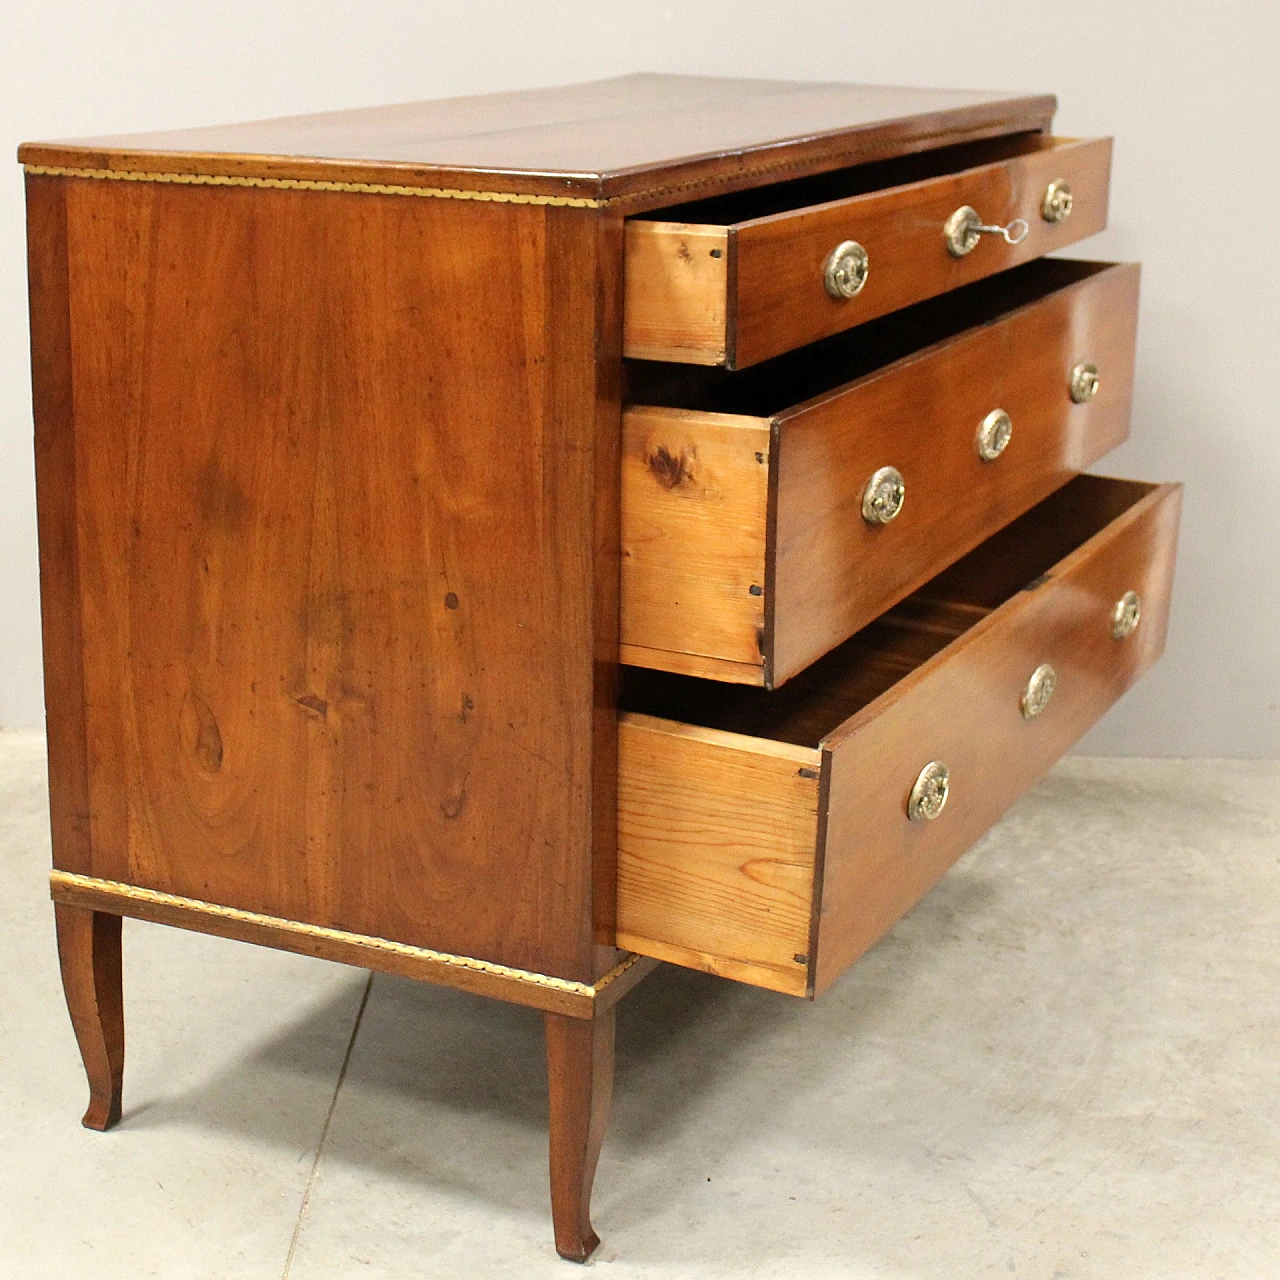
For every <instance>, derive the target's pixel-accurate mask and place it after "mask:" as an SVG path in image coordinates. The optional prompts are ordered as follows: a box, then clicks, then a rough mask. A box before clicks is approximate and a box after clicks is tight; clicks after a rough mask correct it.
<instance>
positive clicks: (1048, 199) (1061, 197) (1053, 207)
mask: <svg viewBox="0 0 1280 1280" xmlns="http://www.w3.org/2000/svg"><path fill="white" fill-rule="evenodd" d="M1074 203H1075V197H1074V196H1073V195H1072V194H1071V188H1070V187H1069V186H1068V185H1067V184H1066V182H1064V181H1063V180H1062V179H1061V178H1055V179H1054V180H1053V181H1052V182H1051V183H1049V185H1048V187H1046V188H1045V193H1044V199H1043V200H1042V201H1041V202H1040V216H1041V217H1042V218H1043V219H1044V220H1045V221H1046V222H1066V220H1067V219H1068V218H1069V217H1070V216H1071V206H1072V204H1074Z"/></svg>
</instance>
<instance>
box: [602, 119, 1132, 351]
mask: <svg viewBox="0 0 1280 1280" xmlns="http://www.w3.org/2000/svg"><path fill="white" fill-rule="evenodd" d="M1022 146H1023V147H1024V148H1025V150H1024V152H1023V154H1020V155H1017V156H1013V157H1010V158H1005V159H1001V160H998V161H995V162H993V163H989V164H982V165H977V166H975V167H972V168H967V169H964V170H962V171H961V172H957V173H947V172H942V173H940V174H938V175H937V176H933V177H929V178H925V179H922V180H919V181H915V182H910V183H907V184H905V185H902V186H894V187H889V188H887V189H885V190H880V191H872V192H868V193H865V194H859V195H854V196H851V197H849V198H846V199H842V200H830V201H826V202H823V203H821V204H818V205H816V206H813V207H808V208H804V207H802V208H797V209H790V210H787V211H785V212H781V213H773V214H769V215H767V216H764V217H756V218H749V219H747V220H744V221H741V222H736V223H733V224H731V225H728V226H702V227H698V226H697V225H696V224H695V225H693V226H690V225H687V223H688V222H692V221H693V220H694V219H696V217H697V212H696V208H694V209H691V210H689V211H688V212H687V214H686V220H687V221H686V223H659V222H632V223H630V224H628V236H629V237H634V238H635V239H636V240H637V242H638V243H640V244H642V245H643V246H644V252H643V254H640V253H638V254H637V255H636V259H635V261H634V262H632V260H631V258H630V255H629V256H628V273H627V280H628V293H627V317H626V329H625V332H626V335H627V342H626V345H625V347H624V350H625V353H626V354H627V355H628V356H633V357H637V358H647V359H665V360H676V361H686V362H691V363H695V364H711V363H723V364H726V365H727V366H728V367H730V368H735V369H742V368H746V367H747V366H749V365H753V364H756V363H758V362H759V361H761V360H764V359H767V358H769V357H770V356H775V355H778V354H779V353H781V352H784V351H790V350H793V349H795V348H796V347H800V346H803V345H804V344H805V343H808V342H813V341H816V340H817V339H819V338H824V337H826V336H828V335H829V334H833V333H839V332H841V331H843V330H845V329H849V328H852V327H853V326H855V325H859V324H863V323H865V322H866V321H868V320H872V319H874V318H875V317H876V316H881V315H885V314H886V313H888V312H890V311H896V310H899V309H900V308H902V307H905V306H908V305H910V304H911V303H913V302H918V301H920V300H921V299H922V298H929V297H933V296H935V295H937V294H940V293H944V292H946V291H948V290H950V289H955V288H957V287H959V286H960V285H963V284H967V283H969V282H971V281H974V280H978V279H982V278H983V277H985V276H989V275H991V274H993V273H995V272H997V271H1003V270H1006V269H1007V268H1009V267H1012V266H1016V265H1017V264H1018V263H1021V262H1027V261H1030V260H1031V259H1033V258H1037V257H1041V256H1043V255H1045V254H1047V253H1051V252H1053V251H1054V250H1056V249H1061V248H1063V247H1065V246H1066V245H1069V244H1074V243H1075V242H1076V241H1078V240H1081V239H1083V238H1085V237H1086V236H1090V235H1093V234H1094V233H1096V232H1098V231H1101V230H1102V229H1103V228H1104V227H1105V226H1106V220H1107V201H1108V191H1109V177H1110V167H1111V142H1110V139H1105V138H1104V139H1093V140H1088V141H1075V140H1071V139H1060V138H1052V139H1049V138H1043V137H1039V136H1037V135H1031V136H1028V137H1027V138H1026V139H1025V140H1024V141H1023V143H1022ZM945 154H946V153H942V155H940V157H939V161H938V163H939V165H940V166H945V163H946V161H945V160H944V158H943V156H945ZM1055 178H1062V179H1065V180H1067V181H1068V182H1069V183H1070V185H1071V187H1072V190H1073V192H1074V195H1075V205H1074V208H1073V210H1072V212H1071V215H1070V217H1069V218H1067V219H1066V220H1065V221H1063V222H1059V223H1050V222H1046V221H1045V220H1044V219H1043V218H1042V217H1041V216H1040V202H1041V200H1042V199H1043V196H1044V192H1045V188H1046V187H1047V186H1048V184H1049V183H1050V182H1051V181H1053V180H1054V179H1055ZM729 203H730V207H731V202H729ZM966 204H967V205H972V206H973V207H974V208H976V209H977V210H978V211H979V213H980V214H981V215H982V217H983V218H984V220H986V221H987V222H988V223H998V224H1002V225H1007V224H1008V223H1010V222H1011V221H1012V220H1013V219H1014V218H1018V217H1021V218H1024V219H1025V220H1026V221H1027V223H1028V226H1029V228H1030V230H1029V232H1028V234H1027V236H1026V238H1025V239H1024V240H1023V241H1022V242H1021V243H1020V244H1018V245H1008V244H1005V243H1004V242H1003V241H1001V240H1000V239H999V238H998V237H995V236H985V237H983V239H982V241H981V243H979V245H978V246H977V247H976V248H975V249H974V250H973V251H972V252H970V253H969V254H968V255H967V256H965V257H963V258H955V257H953V256H952V255H951V254H950V253H949V252H948V250H947V248H946V243H945V240H944V238H943V226H944V224H945V222H946V220H947V218H948V217H949V216H950V215H951V214H952V213H953V212H955V210H956V209H958V208H959V207H960V206H961V205H966ZM698 231H701V232H702V233H703V234H705V235H707V236H713V235H717V234H725V235H727V237H728V241H729V245H728V255H729V260H730V274H729V277H728V280H729V289H730V293H729V298H728V303H727V308H725V307H724V303H723V302H722V300H721V296H720V293H721V290H720V284H719V281H718V280H715V281H713V280H709V279H707V280H704V279H700V278H698V277H696V276H694V275H693V273H692V272H685V273H683V274H677V273H675V272H673V271H671V270H670V269H669V268H667V269H663V264H666V263H669V262H670V261H671V260H672V258H673V257H674V256H675V254H676V253H677V252H678V246H679V245H680V244H687V242H688V241H689V240H690V238H691V235H693V234H695V233H696V232H698ZM663 239H665V240H666V241H667V243H666V246H665V248H664V247H663V246H662V245H661V243H660V241H661V240H663ZM849 239H853V240H857V241H858V243H859V244H861V245H862V246H863V247H864V248H865V249H866V250H867V252H868V254H869V255H870V261H871V271H870V275H869V277H868V280H867V283H866V286H865V287H864V288H863V290H862V291H861V292H860V293H859V294H858V295H857V296H856V297H855V298H852V299H840V300H836V299H833V298H831V297H829V296H828V294H827V293H826V290H825V289H824V287H823V282H822V281H823V264H824V262H825V261H826V258H827V255H828V254H829V253H830V252H831V250H832V249H833V248H834V247H835V246H836V245H837V244H838V243H840V242H841V241H842V240H849ZM655 242H659V243H655ZM637 277H640V278H637ZM697 289H701V290H702V291H703V292H704V295H705V296H704V297H703V299H702V300H701V302H699V300H698V299H697V298H696V297H695V296H691V294H692V293H693V291H695V290H697ZM674 308H678V314H680V315H687V314H690V313H693V314H696V315H698V316H699V317H700V318H701V319H702V321H703V323H702V324H700V325H698V326H694V325H683V326H680V328H679V329H678V330H676V329H673V328H667V329H665V330H664V328H663V317H664V315H665V314H666V313H667V312H668V311H669V310H671V309H674ZM722 308H724V309H725V314H724V321H723V324H722V325H721V326H720V327H713V326H712V325H711V324H710V323H709V322H710V319H711V317H713V316H715V315H716V314H718V313H719V311H720V310H721V309H722ZM653 334H661V335H662V338H663V343H664V346H663V350H664V354H662V355H660V356H659V355H650V354H649V351H648V349H647V345H646V339H647V340H648V341H649V342H652V338H651V337H650V335H653ZM633 335H634V336H635V337H636V338H637V339H639V342H638V344H637V346H636V347H635V348H633V347H632V342H631V340H632V337H633ZM677 338H678V340H679V341H678V343H677Z"/></svg>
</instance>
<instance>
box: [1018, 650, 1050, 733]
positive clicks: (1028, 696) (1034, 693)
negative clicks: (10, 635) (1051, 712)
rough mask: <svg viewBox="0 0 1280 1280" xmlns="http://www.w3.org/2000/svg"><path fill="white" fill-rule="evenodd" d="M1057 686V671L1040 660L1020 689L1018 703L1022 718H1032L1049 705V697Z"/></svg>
mask: <svg viewBox="0 0 1280 1280" xmlns="http://www.w3.org/2000/svg"><path fill="white" fill-rule="evenodd" d="M1057 687H1058V673H1057V672H1056V671H1055V670H1054V669H1053V667H1052V666H1051V665H1050V664H1049V663H1047V662H1042V663H1041V664H1040V665H1039V666H1038V667H1037V668H1036V669H1035V670H1034V671H1033V672H1032V673H1031V679H1030V680H1028V681H1027V687H1026V688H1025V689H1023V691H1022V699H1021V701H1020V702H1019V703H1018V706H1019V709H1020V710H1021V711H1022V718H1023V719H1024V720H1034V719H1035V718H1036V716H1038V715H1039V714H1040V713H1041V712H1042V711H1043V710H1044V709H1045V707H1047V706H1048V705H1049V699H1050V698H1052V697H1053V694H1054V690H1056V689H1057Z"/></svg>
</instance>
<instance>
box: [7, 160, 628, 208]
mask: <svg viewBox="0 0 1280 1280" xmlns="http://www.w3.org/2000/svg"><path fill="white" fill-rule="evenodd" d="M22 167H23V169H24V170H25V171H26V172H27V173H30V174H36V175H38V176H41V177H50V178H94V179H98V180H99V181H107V182H170V183H175V184H177V185H178V186H191V187H265V188H268V189H273V190H279V191H354V192H357V193H359V194H361V195H373V196H423V197H426V198H427V199H433V200H489V201H493V202H495V203H497V204H550V205H559V206H567V207H569V208H574V209H599V208H602V207H603V206H604V205H606V204H607V203H608V201H606V200H594V199H592V198H591V197H589V196H535V195H525V194H522V193H521V192H518V191H464V190H461V189H456V188H453V187H404V186H394V185H392V184H390V183H384V182H326V181H322V180H321V179H318V178H248V177H235V176H232V175H230V174H217V173H150V172H148V171H146V170H142V169H72V168H67V167H64V166H62V165H52V164H24V165H23V166H22Z"/></svg>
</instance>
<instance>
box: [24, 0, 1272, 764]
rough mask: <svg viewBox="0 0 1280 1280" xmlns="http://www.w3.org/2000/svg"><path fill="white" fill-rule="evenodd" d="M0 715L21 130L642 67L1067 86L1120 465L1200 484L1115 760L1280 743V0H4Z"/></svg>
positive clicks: (30, 677)
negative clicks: (1105, 154)
mask: <svg viewBox="0 0 1280 1280" xmlns="http://www.w3.org/2000/svg"><path fill="white" fill-rule="evenodd" d="M0 30H2V31H3V32H4V40H3V43H2V44H0V157H3V158H4V159H5V160H6V162H7V163H8V166H9V167H8V168H7V169H0V726H4V727H8V728H16V727H22V726H30V725H38V724H41V723H42V721H43V709H42V708H43V704H42V693H41V682H40V651H39V607H38V593H37V579H36V542H35V506H34V489H33V479H32V462H31V417H30V397H29V385H28V370H27V358H28V351H27V330H26V325H27V317H26V300H25V265H24V253H25V249H24V240H23V208H22V184H21V174H20V170H19V169H18V168H17V166H16V164H14V163H13V162H12V157H13V154H14V149H15V148H16V146H17V144H18V142H19V141H21V140H22V139H24V138H50V137H65V136H74V135H84V134H92V133H104V132H126V131H132V130H140V129H151V128H162V127H163V128H169V127H178V126H183V125H199V124H211V123H215V122H220V121H227V120H238V119H252V118H254V117H259V116H270V115H286V114H291V113H295V112H305V111H316V110H328V109H332V108H339V107H346V106H363V105H369V104H373V103H379V102H395V101H405V100H411V99H415V98H432V97H446V96H450V95H454V94H463V93H474V92H483V91H489V90H497V89H509V88H521V87H525V86H533V85H542V84H555V83H565V82H568V81H572V80H584V79H593V78H596V77H600V76H607V75H614V74H621V73H623V72H627V71H633V70H645V69H647V70H660V71H682V72H694V73H702V74H724V75H746V76H750V75H759V76H778V77H792V78H796V79H804V80H824V79H830V80H854V81H866V82H872V83H882V84H921V85H940V86H954V87H965V88H989V89H1008V90H1029V91H1052V92H1056V93H1057V94H1058V96H1059V101H1060V111H1059V115H1058V121H1057V131H1058V132H1059V133H1062V134H1081V135H1083V134H1098V133H1109V134H1114V135H1115V137H1116V143H1117V145H1116V153H1115V170H1114V179H1113V181H1114V185H1113V191H1112V205H1111V226H1110V229H1109V230H1108V231H1107V232H1106V233H1105V234H1104V235H1102V236H1099V237H1097V238H1096V239H1094V240H1092V241H1088V242H1086V244H1085V246H1084V248H1083V249H1082V250H1080V251H1079V252H1081V253H1083V254H1087V255H1091V256H1094V257H1106V258H1125V259H1140V260H1141V261H1142V262H1143V264H1144V269H1143V302H1142V316H1141V326H1140V333H1139V362H1138V382H1137V395H1136V403H1135V406H1134V426H1133V438H1132V440H1131V442H1130V443H1129V444H1127V445H1125V446H1124V447H1123V448H1122V449H1120V450H1118V451H1117V452H1116V453H1115V454H1113V455H1111V457H1110V458H1108V459H1107V460H1106V461H1105V462H1104V463H1103V464H1102V466H1101V467H1100V468H1099V469H1102V470H1107V471H1110V472H1111V473H1113V474H1119V475H1133V476H1137V477H1141V478H1144V479H1184V480H1186V481H1187V495H1186V507H1185V512H1184V517H1183V537H1182V544H1181V552H1180V561H1179V570H1178V584H1177V587H1178V589H1177V595H1176V599H1175V613H1174V617H1173V623H1172V631H1171V635H1170V642H1169V651H1168V654H1167V656H1166V659H1165V661H1164V662H1163V663H1162V664H1161V665H1160V666H1159V667H1158V668H1157V669H1156V670H1155V671H1154V672H1153V673H1152V674H1151V675H1150V676H1149V677H1148V678H1147V680H1146V681H1144V682H1143V684H1142V685H1140V686H1139V687H1138V688H1137V689H1136V690H1134V692H1132V693H1131V694H1129V696H1128V697H1127V698H1126V699H1125V700H1124V701H1123V702H1122V703H1121V704H1120V705H1119V706H1118V707H1117V708H1116V709H1115V710H1114V711H1113V712H1112V713H1111V714H1110V715H1109V716H1108V717H1107V719H1106V720H1105V721H1104V722H1103V723H1102V724H1100V725H1099V726H1098V727H1097V728H1096V729H1095V730H1094V731H1093V733H1092V734H1091V735H1090V736H1089V737H1088V738H1087V739H1086V740H1085V742H1084V744H1083V745H1082V748H1081V749H1082V750H1084V751H1086V752H1091V753H1094V754H1111V753H1113V754H1124V755H1181V756H1189V755H1196V756H1199V755H1210V756H1280V460H1278V453H1280V451H1278V449H1277V439H1276V437H1277V431H1276V413H1275V402H1276V388H1277V364H1278V362H1280V361H1278V357H1277V339H1278V338H1280V320H1278V319H1277V317H1278V316H1280V235H1278V231H1280V147H1278V145H1277V138H1280V94H1277V92H1276V89H1275V83H1276V82H1275V66H1274V61H1275V52H1276V50H1277V48H1280V10H1278V9H1277V8H1276V7H1275V6H1274V5H1273V4H1270V3H1266V2H1265V0H1251V2H1249V3H1238V4H1226V5H1215V6H1210V5H1192V4H1190V3H1177V0H1175V2H1174V3H1172V4H1170V3H1168V0H1164V2H1163V3H1156V2H1153V0H1145V2H1143V3H1129V4H1117V3H1115V0H1087V2H1084V3H1081V2H1079V0H1070V2H1065V3H1064V2H1063V0H1058V2H1057V3H1048V2H1047V0H1020V2H1018V3H1007V2H1005V0H985V2H984V3H981V4H979V3H973V2H972V0H970V2H969V3H964V0H896V3H893V4H883V3H877V4H874V5H870V4H859V3H854V2H850V0H841V2H840V3H836V2H835V0H788V2H787V3H785V4H777V3H764V2H762V0H736V2H730V0H690V2H689V3H685V4H680V5H670V4H662V3H658V2H656V0H644V2H643V3H638V2H636V0H625V2H622V3H604V4H601V3H600V2H599V0H593V2H592V3H567V2H564V0H543V2H542V3H537V4H530V3H528V0H470V3H468V4H466V5H448V6H445V5H439V6H436V5H432V4H424V3H422V0H413V2H408V0H381V2H378V0H374V2H372V3H364V4H360V5H355V4H341V3H334V2H332V0H330V2H328V3H326V2H324V0H313V2H312V3H302V2H301V0H276V3H273V4H270V5H264V4H262V3H261V0H232V2H227V3H220V4H208V5H204V6H199V7H197V6H190V7H188V6H181V5H178V6H165V7H163V8H160V7H157V6H156V5H155V4H154V3H147V2H145V0H114V2H111V3H109V2H107V0H94V2H92V3H90V2H88V0H85V2H82V3H75V4H67V3H56V2H52V3H48V4H45V5H32V4H30V3H21V4H19V3H17V0H3V3H2V4H0Z"/></svg>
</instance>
